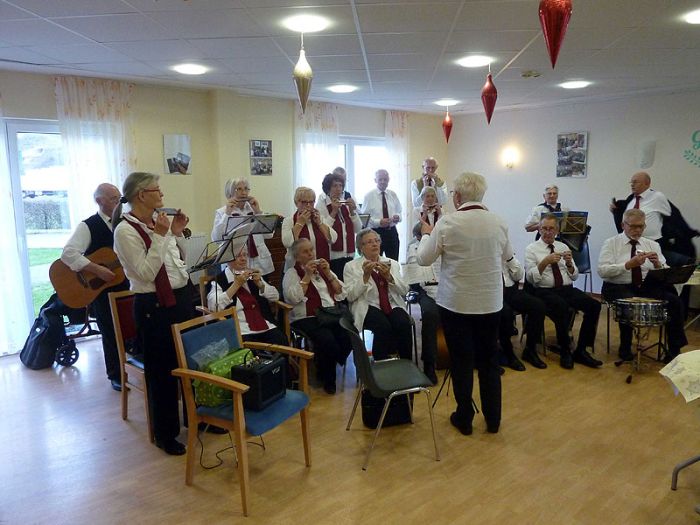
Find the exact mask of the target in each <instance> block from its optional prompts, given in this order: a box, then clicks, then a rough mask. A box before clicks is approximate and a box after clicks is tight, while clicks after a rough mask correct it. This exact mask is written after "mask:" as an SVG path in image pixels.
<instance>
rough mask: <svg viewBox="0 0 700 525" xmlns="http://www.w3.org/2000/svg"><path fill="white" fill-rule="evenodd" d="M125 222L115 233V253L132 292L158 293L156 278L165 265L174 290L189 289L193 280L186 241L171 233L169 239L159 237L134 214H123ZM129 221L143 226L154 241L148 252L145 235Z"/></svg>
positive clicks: (120, 224)
mask: <svg viewBox="0 0 700 525" xmlns="http://www.w3.org/2000/svg"><path fill="white" fill-rule="evenodd" d="M122 219H123V220H122V221H121V222H120V223H119V225H118V226H117V228H116V229H115V230H114V251H115V252H116V254H117V256H118V257H119V261H120V262H121V263H122V266H123V267H124V273H125V274H126V278H127V279H129V282H130V283H131V290H132V291H133V292H135V293H151V292H155V291H156V284H155V279H156V275H157V274H158V271H159V270H160V267H161V266H162V265H163V264H165V271H166V272H167V274H168V279H169V280H170V286H172V288H173V290H177V289H178V288H182V287H183V286H185V285H186V284H187V280H188V279H189V276H188V275H187V267H186V265H185V260H184V258H185V247H186V246H187V244H186V243H185V238H184V237H175V236H174V235H173V234H172V233H171V232H170V230H168V233H167V234H166V235H165V236H163V235H158V234H157V233H154V231H153V230H151V229H150V228H149V227H148V226H146V225H145V224H144V223H142V222H141V221H139V220H138V219H137V218H135V217H134V216H133V215H131V214H130V213H125V214H124V215H122ZM129 222H133V223H136V224H138V225H140V226H141V228H142V229H143V231H145V232H146V235H148V236H149V237H150V238H151V247H150V248H149V249H148V250H146V244H145V243H144V242H143V239H142V238H141V235H139V233H138V232H137V231H136V228H134V227H133V226H132V225H131V224H129Z"/></svg>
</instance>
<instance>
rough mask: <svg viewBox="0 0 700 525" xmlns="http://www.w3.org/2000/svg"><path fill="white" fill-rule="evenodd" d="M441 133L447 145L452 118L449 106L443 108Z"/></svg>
mask: <svg viewBox="0 0 700 525" xmlns="http://www.w3.org/2000/svg"><path fill="white" fill-rule="evenodd" d="M442 132H443V133H444V134H445V142H447V143H448V144H449V142H450V133H452V117H450V107H449V106H445V119H444V120H443V121H442Z"/></svg>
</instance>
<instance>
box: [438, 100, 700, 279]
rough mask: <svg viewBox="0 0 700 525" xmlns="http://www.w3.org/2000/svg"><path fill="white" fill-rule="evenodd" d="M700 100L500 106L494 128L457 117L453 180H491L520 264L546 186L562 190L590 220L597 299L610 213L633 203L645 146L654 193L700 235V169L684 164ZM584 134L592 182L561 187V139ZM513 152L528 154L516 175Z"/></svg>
mask: <svg viewBox="0 0 700 525" xmlns="http://www.w3.org/2000/svg"><path fill="white" fill-rule="evenodd" d="M697 97H698V93H682V94H676V95H659V96H646V97H639V98H628V99H621V100H613V101H608V102H603V103H585V104H583V103H582V104H572V105H570V106H564V107H553V108H542V109H531V110H519V111H503V112H501V111H498V106H497V107H496V112H495V113H494V116H493V119H492V120H491V125H490V126H488V125H487V124H486V119H485V118H484V116H483V115H482V114H479V115H465V116H459V115H458V116H456V117H453V118H454V128H453V130H452V137H451V140H450V145H449V150H448V159H449V166H450V172H451V174H455V173H459V172H462V171H476V172H479V173H481V174H483V175H484V176H485V177H486V178H487V180H488V182H489V190H488V191H487V193H486V197H485V199H484V200H485V203H486V204H487V205H488V206H489V208H490V209H492V210H493V211H495V212H497V213H499V214H500V215H502V216H503V217H504V218H505V219H506V220H507V221H508V224H509V226H510V234H511V241H512V243H513V247H514V248H515V250H516V254H517V256H518V258H519V259H520V260H521V261H522V259H523V257H524V251H525V247H526V246H527V244H528V243H530V242H531V241H532V240H533V239H534V234H530V233H526V232H525V230H524V227H523V226H524V224H525V219H526V217H527V216H528V213H529V211H530V210H531V208H532V206H534V205H535V204H538V203H540V202H542V192H543V188H544V186H545V184H547V183H549V182H555V183H556V184H558V186H559V197H560V201H561V202H562V203H563V204H564V206H567V207H569V208H570V209H572V210H586V211H588V212H589V224H590V225H591V226H592V228H593V229H592V232H591V238H590V248H591V262H592V265H593V268H594V277H595V279H594V291H599V290H600V284H601V283H600V280H599V279H598V277H597V275H595V267H596V262H597V260H598V254H599V251H600V247H601V245H602V243H603V241H604V240H605V239H606V238H608V237H610V236H612V235H614V234H615V233H616V231H615V228H614V225H613V221H612V215H611V214H610V212H609V211H608V205H609V203H610V201H611V198H612V197H618V198H622V197H626V196H627V195H629V193H630V189H629V184H628V182H629V179H630V177H631V175H632V174H633V173H635V172H636V171H640V169H639V164H638V160H637V157H638V155H637V149H638V147H639V145H640V143H642V142H644V141H646V140H650V139H651V140H656V141H657V146H656V158H655V162H654V164H653V166H652V167H651V168H650V169H648V170H646V171H648V172H649V174H650V175H651V177H652V188H655V189H658V190H660V191H662V192H664V193H665V194H666V196H667V197H668V198H669V199H670V200H671V201H672V202H674V204H676V205H677V206H678V207H679V208H680V209H681V211H682V212H683V214H684V216H685V218H686V220H687V221H688V222H689V223H690V224H691V226H693V227H695V228H700V206H698V196H700V168H698V166H695V165H692V164H691V163H689V162H688V161H687V160H686V159H685V158H684V157H683V153H684V151H685V150H688V149H692V143H691V136H692V135H693V133H694V132H695V131H696V130H698V129H700V120H699V119H698V115H699V114H698V110H697ZM579 130H583V131H588V133H589V135H588V177H587V178H585V179H567V178H560V179H556V171H555V169H556V136H557V133H561V132H564V131H579ZM506 146H516V147H518V148H519V149H520V151H521V160H520V162H519V163H518V165H516V166H515V167H514V168H513V169H510V170H509V169H507V168H505V167H503V166H502V164H501V161H500V155H501V151H502V150H503V148H505V147H506ZM694 152H695V153H696V154H697V153H700V151H698V150H694ZM696 244H697V239H696Z"/></svg>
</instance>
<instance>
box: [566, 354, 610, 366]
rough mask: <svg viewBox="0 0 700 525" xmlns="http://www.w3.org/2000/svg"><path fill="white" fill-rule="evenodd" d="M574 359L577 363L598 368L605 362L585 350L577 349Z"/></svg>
mask: <svg viewBox="0 0 700 525" xmlns="http://www.w3.org/2000/svg"><path fill="white" fill-rule="evenodd" d="M573 359H574V361H575V362H577V363H581V364H582V365H584V366H588V367H591V368H598V367H599V366H602V364H603V362H602V361H598V360H597V359H595V358H594V357H593V356H592V355H591V354H589V353H588V352H586V351H585V350H576V351H575V352H574V355H573Z"/></svg>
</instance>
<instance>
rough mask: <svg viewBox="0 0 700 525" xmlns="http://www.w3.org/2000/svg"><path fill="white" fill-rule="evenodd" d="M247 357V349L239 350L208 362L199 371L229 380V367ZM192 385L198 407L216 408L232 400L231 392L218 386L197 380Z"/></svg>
mask: <svg viewBox="0 0 700 525" xmlns="http://www.w3.org/2000/svg"><path fill="white" fill-rule="evenodd" d="M248 355H252V352H251V351H250V350H248V349H247V348H239V349H237V350H233V351H232V352H229V353H228V354H226V355H224V356H223V357H220V358H219V359H214V360H213V361H210V362H209V363H207V364H205V365H204V366H202V368H201V370H202V372H206V373H209V374H213V375H215V376H219V377H225V378H227V379H231V367H232V366H234V365H237V364H240V363H243V362H245V360H246V359H247V358H248ZM193 384H194V397H195V401H196V402H197V404H198V405H202V406H207V407H216V406H219V405H223V404H225V403H228V402H230V401H231V400H232V399H233V394H232V393H231V391H230V390H226V389H225V388H221V387H220V386H216V385H212V384H211V383H206V382H204V381H198V380H195V381H194V382H193Z"/></svg>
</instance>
